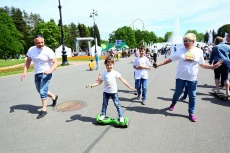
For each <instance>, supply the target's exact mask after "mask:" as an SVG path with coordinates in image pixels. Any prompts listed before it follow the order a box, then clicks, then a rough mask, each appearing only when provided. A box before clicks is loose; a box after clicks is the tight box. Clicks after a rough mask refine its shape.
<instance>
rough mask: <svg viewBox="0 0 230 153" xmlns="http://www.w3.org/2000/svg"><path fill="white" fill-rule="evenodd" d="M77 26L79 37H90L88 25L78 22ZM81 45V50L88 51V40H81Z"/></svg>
mask: <svg viewBox="0 0 230 153" xmlns="http://www.w3.org/2000/svg"><path fill="white" fill-rule="evenodd" d="M77 28H78V33H79V37H90V31H89V28H88V27H86V26H85V25H84V24H80V23H78V26H77ZM79 47H80V49H81V51H86V50H88V43H87V42H86V41H80V42H79Z"/></svg>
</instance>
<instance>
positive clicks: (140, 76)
mask: <svg viewBox="0 0 230 153" xmlns="http://www.w3.org/2000/svg"><path fill="white" fill-rule="evenodd" d="M145 50H146V48H145V46H144V45H141V46H140V47H139V53H140V56H139V57H137V58H136V59H135V60H134V62H133V68H134V69H135V88H136V90H137V93H138V95H137V99H140V95H141V88H142V105H145V104H146V93H147V81H148V71H147V70H150V66H151V63H150V61H149V59H148V58H147V57H146V56H145Z"/></svg>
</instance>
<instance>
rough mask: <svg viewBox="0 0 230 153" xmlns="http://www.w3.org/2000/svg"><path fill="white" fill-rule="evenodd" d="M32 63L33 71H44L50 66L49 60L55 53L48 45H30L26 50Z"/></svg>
mask: <svg viewBox="0 0 230 153" xmlns="http://www.w3.org/2000/svg"><path fill="white" fill-rule="evenodd" d="M27 56H28V57H30V58H31V59H32V61H33V63H34V73H35V74H38V73H44V72H45V71H46V70H49V69H50V68H51V67H52V62H51V60H52V59H54V58H55V53H54V52H53V50H52V49H50V48H49V47H46V46H44V47H43V48H37V47H36V46H33V47H30V49H29V50H28V52H27Z"/></svg>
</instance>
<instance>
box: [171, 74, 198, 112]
mask: <svg viewBox="0 0 230 153" xmlns="http://www.w3.org/2000/svg"><path fill="white" fill-rule="evenodd" d="M186 82H187V85H188V96H189V104H188V113H189V114H190V115H191V114H194V112H195V107H196V87H197V81H187V80H181V79H176V90H175V92H174V94H173V99H172V104H173V105H175V104H176V103H177V100H178V99H179V97H180V95H181V94H182V92H183V89H184V87H185V84H186Z"/></svg>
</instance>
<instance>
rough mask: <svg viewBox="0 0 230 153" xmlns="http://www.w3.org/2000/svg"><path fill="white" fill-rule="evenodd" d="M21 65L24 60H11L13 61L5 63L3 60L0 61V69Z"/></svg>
mask: <svg viewBox="0 0 230 153" xmlns="http://www.w3.org/2000/svg"><path fill="white" fill-rule="evenodd" d="M22 63H25V60H16V59H13V60H7V61H5V60H2V59H0V67H6V66H13V65H17V64H22Z"/></svg>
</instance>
